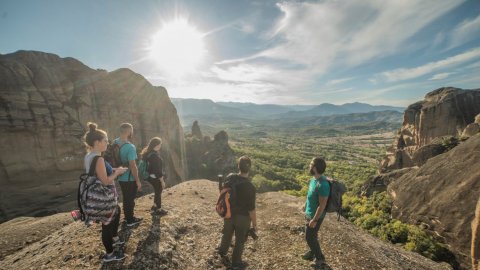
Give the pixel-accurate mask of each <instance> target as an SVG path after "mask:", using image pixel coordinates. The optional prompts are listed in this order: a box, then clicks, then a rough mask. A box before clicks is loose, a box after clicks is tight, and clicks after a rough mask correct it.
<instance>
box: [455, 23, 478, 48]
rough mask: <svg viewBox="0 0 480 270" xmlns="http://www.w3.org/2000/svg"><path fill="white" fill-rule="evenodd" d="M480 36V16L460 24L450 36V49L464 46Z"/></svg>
mask: <svg viewBox="0 0 480 270" xmlns="http://www.w3.org/2000/svg"><path fill="white" fill-rule="evenodd" d="M479 36H480V15H478V16H477V17H476V18H472V19H466V20H464V21H463V22H461V23H460V24H458V25H457V26H456V27H455V29H454V30H453V31H452V33H451V35H450V38H449V39H450V46H449V49H451V48H455V47H457V46H460V45H463V44H465V43H467V42H469V41H471V40H474V39H476V38H478V37H479Z"/></svg>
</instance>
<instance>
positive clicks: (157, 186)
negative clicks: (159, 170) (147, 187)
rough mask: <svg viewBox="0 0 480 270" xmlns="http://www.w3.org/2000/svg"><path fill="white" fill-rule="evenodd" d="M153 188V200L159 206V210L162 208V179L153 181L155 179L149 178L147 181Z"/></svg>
mask: <svg viewBox="0 0 480 270" xmlns="http://www.w3.org/2000/svg"><path fill="white" fill-rule="evenodd" d="M147 181H148V182H149V183H150V184H151V185H152V186H153V189H154V190H155V198H154V199H153V202H154V203H155V205H156V206H157V208H158V209H160V208H162V191H163V188H162V183H161V182H160V179H153V178H148V180H147Z"/></svg>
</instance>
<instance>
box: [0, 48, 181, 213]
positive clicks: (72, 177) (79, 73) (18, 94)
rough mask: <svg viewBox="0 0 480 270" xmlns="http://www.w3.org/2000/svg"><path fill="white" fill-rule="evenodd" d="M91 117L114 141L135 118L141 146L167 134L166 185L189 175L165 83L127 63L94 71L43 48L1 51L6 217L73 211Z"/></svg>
mask: <svg viewBox="0 0 480 270" xmlns="http://www.w3.org/2000/svg"><path fill="white" fill-rule="evenodd" d="M87 121H94V122H97V123H98V124H99V128H101V129H104V130H106V131H107V132H108V134H109V138H110V139H114V138H115V137H117V136H118V135H119V133H118V127H119V125H120V124H121V123H123V122H130V123H132V124H133V126H134V128H135V132H134V139H133V142H134V143H135V144H136V145H137V147H138V148H140V147H141V146H143V145H145V144H146V143H148V140H149V139H150V138H151V137H153V136H160V137H162V138H163V140H164V147H163V148H162V151H163V152H162V155H163V158H164V161H165V162H166V170H167V175H168V178H167V182H168V184H170V185H172V184H175V183H179V182H181V181H182V180H183V179H185V171H186V165H185V146H184V137H183V130H182V128H181V126H180V123H179V120H178V116H177V114H176V109H175V107H174V106H173V105H172V103H171V102H170V99H169V97H168V94H167V91H166V90H165V88H163V87H154V86H152V85H151V84H150V83H149V82H148V81H147V80H145V78H143V77H142V76H141V75H139V74H136V73H134V72H132V71H131V70H129V69H119V70H115V71H113V72H107V71H103V70H94V69H91V68H89V67H87V66H85V65H84V64H82V63H81V62H79V61H77V60H75V59H73V58H60V57H58V56H57V55H54V54H48V53H42V52H32V51H19V52H16V53H12V54H7V55H0V130H1V132H2V136H1V137H0V143H1V145H2V151H0V184H1V186H2V189H1V190H0V193H1V194H0V214H1V216H0V221H4V220H5V219H7V218H11V217H13V216H16V215H19V214H29V215H41V214H48V213H39V212H38V211H40V209H43V208H47V209H51V210H48V211H53V212H56V211H57V210H63V211H65V210H67V209H63V208H61V207H62V206H64V204H65V202H71V201H74V200H75V199H74V198H75V197H74V195H75V191H76V188H77V183H78V174H79V172H81V171H82V170H83V156H84V155H85V148H84V146H83V144H82V141H81V137H82V136H83V134H84V132H85V130H84V128H85V125H86V122H87ZM55 205H58V207H57V206H55Z"/></svg>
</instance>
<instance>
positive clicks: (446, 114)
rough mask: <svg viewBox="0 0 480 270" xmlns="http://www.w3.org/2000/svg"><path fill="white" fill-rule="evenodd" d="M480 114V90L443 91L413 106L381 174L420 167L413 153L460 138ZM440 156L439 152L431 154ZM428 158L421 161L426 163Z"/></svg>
mask: <svg viewBox="0 0 480 270" xmlns="http://www.w3.org/2000/svg"><path fill="white" fill-rule="evenodd" d="M479 113H480V89H476V90H462V89H458V88H453V87H444V88H440V89H437V90H435V91H432V92H430V93H428V94H427V95H426V96H425V99H424V100H423V101H420V102H417V103H415V104H412V105H410V106H409V107H408V108H407V109H406V110H405V114H404V118H403V125H402V127H401V129H400V130H399V132H398V135H397V138H396V140H395V142H394V144H393V145H392V147H391V148H390V149H389V154H388V155H387V156H386V157H385V159H384V160H383V161H382V164H381V168H380V172H388V171H391V170H395V169H401V168H405V167H411V166H415V165H418V164H416V162H415V160H414V159H413V156H414V153H415V152H416V151H417V150H418V149H420V148H422V147H424V146H426V145H429V144H430V143H431V142H432V141H433V140H435V139H437V138H441V137H444V136H454V137H457V138H458V137H460V136H461V135H462V133H463V130H464V129H465V128H466V127H467V126H468V125H469V124H471V123H473V122H474V120H475V116H476V115H478V114H479ZM434 153H439V151H438V149H436V150H435V151H430V154H434ZM423 158H425V155H423V157H422V158H420V161H421V162H424V159H423Z"/></svg>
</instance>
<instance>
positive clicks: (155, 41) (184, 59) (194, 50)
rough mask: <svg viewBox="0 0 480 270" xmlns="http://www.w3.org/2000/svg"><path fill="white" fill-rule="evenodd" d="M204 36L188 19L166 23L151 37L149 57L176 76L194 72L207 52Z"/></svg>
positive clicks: (163, 69)
mask: <svg viewBox="0 0 480 270" xmlns="http://www.w3.org/2000/svg"><path fill="white" fill-rule="evenodd" d="M203 36H204V35H203V34H201V33H200V32H198V31H197V30H196V28H195V27H193V26H191V25H190V24H188V22H187V20H186V19H176V20H174V21H171V22H169V23H166V24H164V25H163V26H162V28H161V29H160V30H159V31H158V32H157V33H155V34H154V35H153V36H152V38H151V42H150V46H149V48H148V51H149V58H150V59H151V60H153V61H154V62H155V63H156V64H157V66H158V67H159V68H161V69H162V71H164V72H167V73H168V74H169V75H173V76H175V77H181V76H183V75H185V74H187V73H191V72H194V71H195V70H196V68H197V66H198V64H199V63H200V62H201V60H202V58H203V56H204V54H205V53H206V50H205V46H204V42H203Z"/></svg>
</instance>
